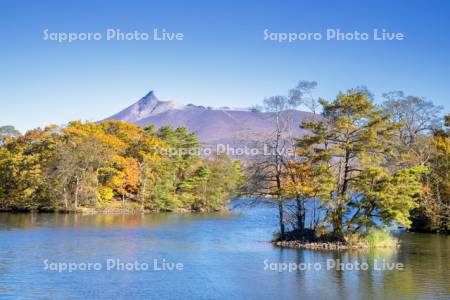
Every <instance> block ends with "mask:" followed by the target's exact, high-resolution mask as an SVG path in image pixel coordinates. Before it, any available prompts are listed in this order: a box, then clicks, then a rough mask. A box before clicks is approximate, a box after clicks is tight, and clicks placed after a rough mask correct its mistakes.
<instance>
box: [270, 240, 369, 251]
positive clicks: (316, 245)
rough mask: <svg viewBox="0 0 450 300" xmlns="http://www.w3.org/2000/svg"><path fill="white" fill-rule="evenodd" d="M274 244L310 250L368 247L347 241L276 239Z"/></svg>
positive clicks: (281, 246)
mask: <svg viewBox="0 0 450 300" xmlns="http://www.w3.org/2000/svg"><path fill="white" fill-rule="evenodd" d="M272 243H273V245H275V246H276V247H280V248H294V249H310V250H348V249H366V248H368V247H367V245H365V244H355V245H350V244H347V243H345V242H305V241H274V242H272Z"/></svg>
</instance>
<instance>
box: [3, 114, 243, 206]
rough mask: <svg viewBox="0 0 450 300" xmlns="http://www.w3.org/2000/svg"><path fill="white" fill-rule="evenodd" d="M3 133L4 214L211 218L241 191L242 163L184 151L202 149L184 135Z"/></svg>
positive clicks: (69, 130)
mask: <svg viewBox="0 0 450 300" xmlns="http://www.w3.org/2000/svg"><path fill="white" fill-rule="evenodd" d="M3 132H7V133H5V134H2V137H1V146H0V174H1V176H0V209H2V210H63V211H76V210H78V209H80V208H83V207H90V208H98V207H100V208H105V207H126V208H131V209H137V210H149V211H177V210H187V211H212V210H218V209H222V208H223V207H225V206H226V205H227V201H228V199H229V198H230V197H232V196H233V195H234V193H235V192H236V191H237V189H238V187H239V185H240V184H242V171H241V165H240V163H239V162H238V161H231V160H230V159H228V158H227V157H225V156H217V155H215V156H210V157H202V156H200V154H199V152H198V151H197V152H196V151H181V150H183V149H197V148H199V147H200V142H199V140H198V138H197V136H196V135H195V134H193V133H190V132H188V131H187V130H186V129H185V128H176V129H174V128H170V127H162V128H160V129H158V130H157V129H155V128H154V127H153V126H148V127H145V128H141V127H138V126H136V125H132V124H128V123H125V122H120V121H105V122H102V123H91V122H86V123H83V122H80V121H75V122H71V123H69V124H68V126H66V127H65V128H61V127H58V126H49V127H47V128H45V129H35V130H30V131H28V132H26V133H25V134H24V135H20V134H19V133H18V132H17V131H14V130H13V129H12V128H10V127H7V128H6V129H5V130H4V131H3ZM170 149H172V151H169V150H170ZM173 149H175V150H180V151H173Z"/></svg>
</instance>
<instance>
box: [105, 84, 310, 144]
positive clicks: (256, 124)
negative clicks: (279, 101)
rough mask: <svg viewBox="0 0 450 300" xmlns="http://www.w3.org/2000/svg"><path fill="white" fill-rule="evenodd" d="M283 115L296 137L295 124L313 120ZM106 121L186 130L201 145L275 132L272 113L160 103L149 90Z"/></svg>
mask: <svg viewBox="0 0 450 300" xmlns="http://www.w3.org/2000/svg"><path fill="white" fill-rule="evenodd" d="M283 113H284V114H285V116H289V118H288V120H289V122H292V125H293V126H292V128H293V131H294V134H296V135H301V134H302V130H301V129H300V128H299V127H298V124H300V123H301V122H302V121H306V120H310V119H312V118H313V114H311V113H308V112H304V111H299V110H290V111H285V112H283ZM107 120H122V121H125V122H129V123H135V124H138V125H140V126H146V125H149V124H154V125H155V126H156V127H157V128H159V127H161V126H172V127H186V128H187V129H188V130H190V131H192V132H195V133H196V134H197V135H198V137H199V138H200V140H201V141H202V142H203V143H204V144H218V143H233V144H236V143H239V144H242V142H243V141H249V140H262V139H263V138H264V137H265V136H267V135H269V134H270V133H272V132H273V131H274V129H275V118H274V114H273V113H267V112H259V111H256V110H253V109H249V108H229V107H222V108H212V107H204V106H197V105H193V104H188V105H182V104H178V103H176V102H173V101H160V100H159V99H158V98H157V97H156V96H155V93H154V92H153V91H151V92H149V93H148V94H147V95H145V96H144V97H143V98H142V99H140V100H139V101H137V102H136V103H134V104H132V105H131V106H129V107H127V108H125V109H124V110H122V111H120V112H118V113H117V114H115V115H113V116H111V117H109V118H107Z"/></svg>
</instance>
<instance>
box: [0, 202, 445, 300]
mask: <svg viewBox="0 0 450 300" xmlns="http://www.w3.org/2000/svg"><path fill="white" fill-rule="evenodd" d="M276 228H277V220H276V213H274V211H273V210H272V208H269V207H252V208H240V209H239V211H236V212H233V213H214V214H183V215H177V214H169V213H166V214H153V215H74V214H7V213H2V214H0V241H1V242H0V243H1V244H0V294H1V295H3V296H5V297H11V298H36V297H38V298H87V297H88V298H93V297H94V298H125V297H128V298H129V297H133V298H157V299H179V298H185V299H199V298H200V299H202V298H203V299H205V298H207V299H210V298H215V299H217V298H219V299H230V298H235V299H244V298H245V299H273V298H280V297H282V298H283V299H298V298H300V297H301V298H303V297H305V298H313V299H327V298H328V299H361V298H364V299H382V298H391V299H395V298H404V299H411V298H442V299H448V297H449V295H450V290H449V286H450V284H449V275H450V272H449V269H450V253H449V249H450V238H449V237H448V236H439V235H424V234H410V233H403V234H401V235H400V239H401V241H402V244H403V245H402V247H401V248H400V249H376V250H366V251H341V252H336V251H312V250H294V249H279V248H275V247H273V246H272V245H271V244H270V243H268V240H270V238H271V236H272V233H273V231H274V230H276ZM111 257H112V258H118V259H121V260H123V261H135V260H137V261H146V262H151V261H152V260H153V259H155V258H156V259H166V260H167V261H175V262H183V263H184V266H185V269H184V271H183V272H154V271H149V272H106V271H105V270H102V271H98V272H90V273H89V272H87V273H86V272H74V273H54V272H53V273H52V272H46V271H44V270H43V263H42V262H43V260H44V259H50V260H52V261H57V262H61V261H73V262H86V261H87V262H96V261H100V262H104V261H105V259H107V258H111ZM330 260H333V261H339V262H341V263H343V264H363V263H365V264H367V265H368V266H369V267H368V269H367V270H346V271H342V270H341V271H340V270H337V269H332V270H327V269H326V266H327V262H328V261H330ZM264 261H270V262H274V263H296V264H301V263H305V264H306V263H311V264H314V263H319V264H321V265H322V266H323V269H321V270H319V271H317V270H300V271H295V272H275V271H270V270H265V268H264ZM381 263H384V264H390V263H402V264H403V265H404V266H405V269H404V270H401V271H400V270H377V269H376V268H375V267H376V265H377V264H378V265H380V264H381Z"/></svg>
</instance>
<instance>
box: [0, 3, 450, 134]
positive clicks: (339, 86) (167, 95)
mask: <svg viewBox="0 0 450 300" xmlns="http://www.w3.org/2000/svg"><path fill="white" fill-rule="evenodd" d="M241 2H242V3H241ZM244 2H245V3H244ZM449 14H450V2H449V1H445V0H441V1H439V0H437V1H425V0H420V1H417V0H408V1H376V3H375V1H334V2H331V1H264V2H263V1H240V2H238V1H209V2H206V1H197V2H195V1H171V0H169V1H21V0H19V1H6V0H1V1H0V41H1V43H0V66H1V71H0V103H1V114H0V125H5V124H12V125H15V126H16V127H17V128H19V129H20V130H22V131H25V130H26V129H31V128H34V127H37V126H45V125H47V124H52V123H54V124H63V123H66V122H67V121H69V120H73V119H82V120H99V119H102V118H104V117H107V116H109V115H111V114H113V113H115V112H117V111H119V110H121V109H123V108H124V107H126V106H128V105H130V104H131V103H133V102H134V101H137V100H138V99H139V98H141V97H142V96H143V95H144V94H146V93H147V92H148V91H149V90H155V92H156V94H157V96H158V97H159V98H160V99H162V100H176V101H178V102H181V103H185V104H187V103H194V104H198V105H206V106H250V105H253V104H256V103H259V102H261V101H262V99H263V98H264V97H267V96H271V95H277V94H285V93H286V92H287V90H288V89H289V88H291V87H293V86H294V85H295V84H296V82H297V81H299V80H316V81H318V83H319V86H318V89H317V91H316V95H317V96H321V97H324V98H328V99H332V98H333V97H334V96H335V95H336V94H337V92H338V91H340V90H346V89H349V88H352V87H355V86H358V85H367V86H368V87H369V89H370V90H371V91H372V92H374V93H375V95H376V96H377V98H379V97H380V96H381V94H382V93H383V92H386V91H391V90H403V91H404V92H405V93H406V94H409V95H418V96H425V97H427V98H428V99H430V100H432V101H434V102H435V103H437V104H440V105H443V106H444V107H445V111H447V112H448V110H449V107H450V104H449V103H450V101H449V100H448V99H449V95H450V84H449V79H450V55H449V53H450V35H449V32H448V31H449V29H450V18H449ZM107 28H118V29H120V30H121V31H124V32H127V31H134V30H137V31H140V32H152V31H153V29H154V28H159V29H161V28H165V29H166V30H168V31H172V32H182V33H184V36H185V38H184V40H183V41H151V40H149V41H105V40H101V41H78V42H72V43H58V42H55V41H44V40H43V30H44V29H49V31H50V32H101V33H104V31H105V30H106V29H107ZM327 28H340V29H341V30H342V31H345V32H352V31H354V30H357V31H360V32H369V33H371V32H372V30H373V29H374V28H378V29H383V28H384V29H386V30H388V31H394V32H402V33H404V34H405V36H406V39H405V40H403V41H389V42H387V41H384V42H380V41H326V40H321V41H297V42H292V43H278V42H275V41H264V39H263V38H264V34H263V31H264V30H265V29H269V30H270V31H271V32H321V33H323V32H324V31H325V30H326V29H327Z"/></svg>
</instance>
